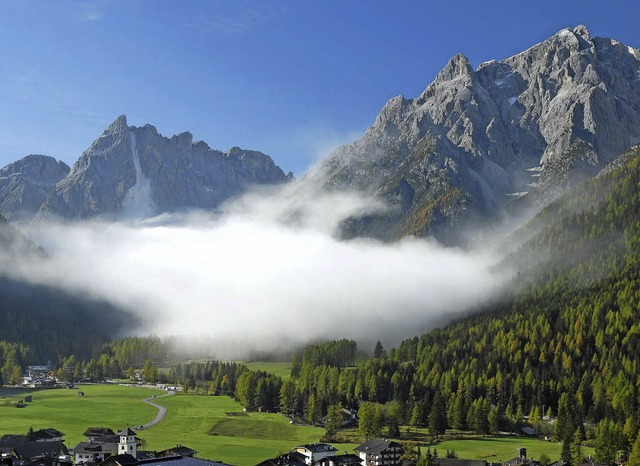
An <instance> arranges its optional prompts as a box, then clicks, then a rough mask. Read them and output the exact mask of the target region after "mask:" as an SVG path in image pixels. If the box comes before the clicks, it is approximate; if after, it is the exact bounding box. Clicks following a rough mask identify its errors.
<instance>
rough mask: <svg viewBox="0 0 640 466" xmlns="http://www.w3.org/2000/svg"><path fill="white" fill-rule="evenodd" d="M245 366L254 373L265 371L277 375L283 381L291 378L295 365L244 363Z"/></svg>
mask: <svg viewBox="0 0 640 466" xmlns="http://www.w3.org/2000/svg"><path fill="white" fill-rule="evenodd" d="M242 364H244V365H245V366H247V367H248V368H249V369H251V370H252V371H264V372H269V373H270V374H274V375H277V376H278V377H282V378H283V379H285V380H286V379H288V378H290V377H291V367H293V364H291V363H290V362H258V361H252V362H243V363H242Z"/></svg>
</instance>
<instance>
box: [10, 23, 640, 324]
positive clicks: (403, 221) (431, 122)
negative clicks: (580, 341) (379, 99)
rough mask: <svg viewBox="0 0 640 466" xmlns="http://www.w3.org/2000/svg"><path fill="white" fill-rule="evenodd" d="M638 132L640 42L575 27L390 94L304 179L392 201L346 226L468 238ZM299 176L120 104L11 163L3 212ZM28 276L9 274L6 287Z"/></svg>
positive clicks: (205, 199) (135, 201)
mask: <svg viewBox="0 0 640 466" xmlns="http://www.w3.org/2000/svg"><path fill="white" fill-rule="evenodd" d="M639 141H640V51H638V50H637V49H634V48H632V47H629V46H627V45H624V44H621V43H619V42H617V41H615V40H613V39H607V38H597V37H592V36H591V35H590V34H589V32H588V30H587V28H586V27H584V26H578V27H575V28H570V29H564V30H562V31H560V32H558V33H557V34H555V35H553V36H552V37H550V38H548V39H547V40H545V41H543V42H541V43H539V44H536V45H534V46H533V47H531V48H529V49H528V50H525V51H524V52H521V53H519V54H517V55H514V56H513V57H509V58H506V59H504V60H500V61H489V62H486V63H482V64H480V65H479V66H478V67H477V69H475V70H474V69H473V68H472V67H471V65H470V63H469V61H468V60H467V59H466V58H465V57H464V56H463V55H460V54H459V55H456V56H455V57H453V58H452V59H451V60H450V61H449V63H447V65H446V66H445V67H444V68H443V69H442V71H441V72H440V73H438V75H437V76H436V78H435V80H434V81H433V82H432V83H431V84H429V85H428V86H427V87H426V89H425V90H424V92H423V93H422V94H421V95H420V96H418V97H416V98H413V99H406V98H404V97H402V96H399V97H395V98H393V99H391V100H390V101H389V102H388V103H387V104H386V105H385V106H384V107H383V109H382V111H381V112H380V114H379V115H378V117H377V118H376V120H375V122H374V124H373V125H372V126H371V127H370V128H369V129H368V130H367V131H366V133H365V134H364V136H363V137H362V138H361V139H360V140H358V141H356V142H354V143H352V144H348V145H345V146H343V147H340V148H338V149H337V150H336V151H334V152H333V153H332V154H331V155H330V156H329V157H328V158H327V159H326V160H324V161H323V162H322V163H321V164H320V165H319V166H318V167H316V168H315V169H314V170H312V171H311V172H310V173H308V174H307V175H306V176H305V177H304V178H303V179H302V180H300V182H301V183H302V184H303V185H308V186H313V187H316V186H317V187H319V188H320V189H325V190H329V191H338V192H341V191H346V192H353V191H357V192H361V193H364V194H365V195H367V196H370V197H371V198H373V199H377V200H381V201H383V202H384V204H386V206H387V210H386V211H385V212H384V213H379V214H374V215H368V216H364V217H358V218H350V219H348V220H347V221H345V222H344V223H343V225H342V231H341V232H340V233H341V234H342V235H343V237H345V238H351V237H359V236H369V237H375V238H379V239H383V240H388V241H393V240H397V239H400V238H403V237H406V236H434V237H436V238H437V239H438V240H440V241H441V242H444V243H448V244H459V243H461V242H463V241H465V240H466V235H467V231H468V230H469V227H471V226H478V225H487V224H491V223H493V222H496V221H499V220H501V219H502V218H505V217H508V216H509V215H510V214H511V213H512V212H514V211H516V212H517V211H518V209H520V208H526V207H528V206H530V205H532V204H535V203H548V202H549V201H550V199H553V198H555V197H557V196H559V195H560V194H561V193H563V192H565V191H567V190H570V189H572V188H573V186H574V185H576V184H577V183H578V182H580V181H581V180H584V179H585V178H593V177H596V176H598V174H599V173H604V172H611V171H612V170H615V167H616V166H622V165H624V163H625V161H626V159H624V158H620V155H621V154H623V153H624V152H625V151H627V150H628V149H629V148H630V147H632V146H633V145H634V144H637V143H638V142H639ZM291 179H292V174H291V173H289V174H285V172H284V171H283V170H282V169H280V168H279V167H278V166H276V165H275V163H274V162H273V160H272V159H271V158H270V157H269V156H267V155H265V154H263V153H261V152H257V151H250V150H243V149H239V148H232V149H230V150H229V151H227V152H226V153H223V152H221V151H219V150H215V149H211V148H210V147H209V146H208V145H207V144H206V143H204V142H202V141H195V142H194V141H193V136H192V135H191V134H190V133H188V132H185V133H181V134H178V135H175V136H172V137H170V138H167V137H164V136H162V135H161V134H159V133H158V132H157V130H156V129H155V128H154V127H153V126H151V125H146V126H144V127H135V126H129V125H128V123H127V119H126V117H125V116H124V115H123V116H120V117H118V118H117V119H116V120H115V121H114V122H113V123H112V124H111V125H110V126H109V127H108V128H107V129H106V130H105V131H104V132H103V134H102V135H101V136H100V137H98V138H97V139H96V140H95V141H94V142H93V144H91V146H90V147H89V148H88V149H87V150H86V151H85V152H84V153H83V154H82V156H81V157H80V158H79V159H78V161H77V162H76V163H75V164H74V165H73V166H72V167H68V166H67V165H66V164H64V163H62V162H59V161H56V160H55V159H53V158H51V157H47V156H44V155H29V156H27V157H25V158H23V159H21V160H19V161H17V162H14V163H12V164H10V165H8V166H6V167H5V168H3V169H2V170H0V214H2V216H4V217H6V218H7V219H9V220H10V221H30V220H36V221H44V220H47V219H51V218H62V219H68V220H81V219H89V218H96V217H100V218H106V219H118V218H141V217H142V218H144V217H147V216H151V215H156V214H160V213H163V212H173V211H180V210H186V209H194V208H195V209H206V210H215V209H218V208H219V206H220V205H221V203H223V202H225V201H226V200H228V199H232V198H234V197H236V196H240V195H242V194H243V193H245V192H247V191H248V190H250V189H252V188H254V187H256V186H277V185H281V184H283V183H287V182H289V181H290V180H291ZM547 231H548V230H547ZM11 234H13V233H11ZM0 239H1V238H0ZM518 254H519V257H520V259H513V260H512V261H511V263H514V264H524V263H526V262H527V261H526V260H523V259H522V258H523V257H525V256H527V255H528V256H530V257H533V256H536V257H541V256H540V254H538V249H536V252H535V253H531V252H527V251H524V252H523V251H519V252H518ZM546 254H549V253H546ZM559 254H560V252H558V251H555V252H554V254H550V255H551V256H554V255H555V256H558V255H559ZM581 254H585V255H588V251H585V252H582V253H581ZM575 257H578V255H577V253H576V255H575ZM568 259H569V258H568ZM568 259H567V260H568ZM569 262H570V261H569ZM569 262H567V263H569ZM554 270H555V269H554ZM554 273H557V274H561V272H558V271H555V272H554ZM18 285H19V284H14V283H11V284H10V285H7V287H6V289H7V290H9V291H8V292H7V293H8V294H7V296H12V295H11V293H10V290H12V289H17V288H18ZM6 299H9V298H8V297H7V298H6ZM65 299H66V298H65ZM100 305H102V304H100ZM20 306H22V305H20ZM78 306H81V304H78ZM92 306H93V305H92ZM24 307H25V309H26V308H27V307H28V305H26V304H25V306H24ZM90 307H91V306H90ZM98 307H99V306H98ZM114 328H115V327H114ZM14 333H15V334H16V335H18V333H19V332H14Z"/></svg>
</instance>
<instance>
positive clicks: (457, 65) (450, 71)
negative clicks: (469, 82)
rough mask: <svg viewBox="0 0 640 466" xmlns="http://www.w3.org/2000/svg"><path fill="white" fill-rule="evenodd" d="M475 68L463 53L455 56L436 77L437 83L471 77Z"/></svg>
mask: <svg viewBox="0 0 640 466" xmlns="http://www.w3.org/2000/svg"><path fill="white" fill-rule="evenodd" d="M472 74H473V68H472V67H471V64H470V63H469V59H468V58H467V57H466V56H464V55H463V54H461V53H458V54H456V55H454V56H453V57H452V58H451V59H450V60H449V62H448V63H447V64H446V65H445V67H444V68H442V70H441V71H440V73H438V75H437V76H436V79H435V82H443V81H451V80H452V79H455V78H457V77H459V76H470V75H472Z"/></svg>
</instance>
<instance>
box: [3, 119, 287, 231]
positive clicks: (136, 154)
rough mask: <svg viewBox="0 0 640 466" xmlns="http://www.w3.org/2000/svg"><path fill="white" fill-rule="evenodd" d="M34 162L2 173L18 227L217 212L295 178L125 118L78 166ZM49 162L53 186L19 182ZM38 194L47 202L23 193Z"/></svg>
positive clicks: (264, 158)
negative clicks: (23, 170)
mask: <svg viewBox="0 0 640 466" xmlns="http://www.w3.org/2000/svg"><path fill="white" fill-rule="evenodd" d="M34 157H35V156H27V157H25V158H24V159H21V160H19V161H17V162H14V163H13V164H9V165H8V166H6V167H5V168H4V169H2V171H0V195H2V199H3V202H2V203H0V214H2V215H4V216H5V217H7V218H8V219H10V220H12V221H13V220H17V221H20V220H22V221H28V220H31V219H33V218H35V219H36V220H46V219H51V218H63V219H85V218H93V217H98V216H102V217H107V218H113V219H117V218H122V217H129V218H130V217H147V216H151V215H156V214H160V213H163V212H168V211H175V210H181V209H209V210H211V209H215V208H216V207H217V206H218V205H219V204H220V203H222V202H224V201H226V200H227V199H229V198H231V197H235V196H238V195H241V194H243V193H244V192H246V191H247V190H248V189H251V188H252V187H253V186H256V185H274V184H280V183H286V182H288V181H290V180H291V179H292V178H293V174H292V173H291V172H289V173H288V174H285V173H284V172H283V171H282V170H281V169H280V168H279V167H278V166H276V165H275V163H274V162H273V160H272V159H271V157H269V156H268V155H265V154H263V153H262V152H259V151H253V150H245V149H241V148H239V147H232V148H230V149H229V150H228V151H227V152H222V151H220V150H216V149H212V148H210V147H209V145H207V144H206V143H205V142H204V141H193V135H192V134H191V133H190V132H183V133H180V134H176V135H173V136H171V137H170V138H168V137H165V136H163V135H161V134H160V133H158V131H157V130H156V128H155V127H154V126H152V125H149V124H147V125H145V126H143V127H136V126H129V125H128V124H127V118H126V116H125V115H121V116H119V117H118V118H116V119H115V120H114V121H113V122H112V123H111V124H110V125H109V126H108V127H107V128H106V129H105V130H104V131H103V133H102V135H100V136H99V137H98V138H97V139H96V140H95V141H93V143H92V144H91V146H90V147H89V148H88V149H87V150H86V151H85V152H84V153H83V154H82V156H80V158H79V159H78V160H77V161H76V163H75V164H74V165H73V166H72V167H71V168H69V167H68V166H66V164H64V163H63V162H57V161H55V159H53V158H52V157H47V156H37V157H39V158H38V159H37V160H36V159H34ZM45 161H46V162H47V167H48V171H45V176H46V177H48V179H50V180H52V181H51V182H49V184H48V185H46V186H43V185H42V183H38V181H37V180H34V179H30V178H27V177H25V176H22V177H20V178H19V180H20V183H21V184H17V183H16V182H14V181H13V182H12V180H14V179H16V177H17V176H18V175H15V174H14V172H16V171H17V170H18V168H19V167H28V169H30V170H31V171H34V170H35V168H34V166H35V165H36V162H39V163H40V164H44V162H45ZM54 161H55V164H54V163H53V162H54ZM56 164H57V165H56ZM56 166H59V167H62V168H60V169H56V168H55V167H56ZM64 167H66V168H64ZM56 170H57V171H56ZM60 170H62V172H61V171H60ZM5 173H6V174H7V175H6V176H3V175H4V174H5ZM134 187H135V189H134ZM33 191H37V192H38V193H39V197H37V198H35V199H33V197H34V196H31V197H27V196H26V195H23V192H24V193H30V192H33ZM125 204H126V205H125Z"/></svg>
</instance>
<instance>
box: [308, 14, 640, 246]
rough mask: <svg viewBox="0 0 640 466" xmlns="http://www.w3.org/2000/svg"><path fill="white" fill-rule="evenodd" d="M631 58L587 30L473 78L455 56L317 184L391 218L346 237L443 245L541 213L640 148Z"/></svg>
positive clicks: (333, 160)
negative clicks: (475, 229)
mask: <svg viewBox="0 0 640 466" xmlns="http://www.w3.org/2000/svg"><path fill="white" fill-rule="evenodd" d="M639 57H640V54H638V51H637V50H636V49H634V48H632V47H628V46H626V45H624V44H621V43H619V42H617V41H615V40H613V39H607V38H598V37H592V36H591V34H590V33H589V30H588V29H587V28H586V27H585V26H583V25H579V26H576V27H573V28H567V29H563V30H561V31H559V32H558V33H556V34H554V35H553V36H551V37H549V38H547V39H546V40H544V41H542V42H540V43H538V44H535V45H533V46H532V47H530V48H529V49H527V50H525V51H523V52H521V53H519V54H517V55H514V56H512V57H509V58H506V59H504V60H499V61H498V60H490V61H487V62H485V63H482V64H481V65H480V66H478V68H477V70H476V71H474V70H473V68H472V67H471V65H470V63H469V60H468V59H467V58H466V57H465V56H464V55H462V54H457V55H455V56H454V57H452V58H451V59H450V60H449V62H448V63H447V64H446V65H445V66H444V68H443V69H442V71H440V72H439V73H438V74H437V76H436V77H435V79H434V81H433V82H432V83H431V84H429V85H428V86H427V87H426V89H425V91H424V92H423V93H422V95H420V96H419V97H418V98H416V99H405V98H404V97H402V96H399V97H396V98H393V99H391V100H390V101H389V102H387V104H386V105H385V106H384V107H383V109H382V110H381V112H380V114H379V115H378V118H377V119H376V120H375V123H374V124H373V126H372V127H371V128H369V129H368V130H367V131H366V133H365V135H364V136H363V138H362V139H361V140H360V141H357V142H355V143H353V144H350V145H348V146H344V147H342V148H339V149H337V150H336V151H335V152H334V153H333V154H332V155H331V156H330V157H329V158H328V159H327V160H326V161H325V162H324V163H323V165H322V166H321V167H320V170H318V172H316V173H315V174H314V176H315V178H320V179H323V181H322V183H324V185H325V186H326V187H328V188H331V189H335V188H337V187H339V188H340V189H361V190H364V191H365V192H368V193H370V194H371V195H373V196H375V197H378V198H382V199H383V200H385V201H386V202H387V203H388V204H389V206H390V207H391V208H392V212H393V211H395V213H394V214H389V215H387V216H386V217H385V218H379V219H375V218H369V219H367V220H366V221H361V222H360V221H359V222H356V223H354V224H352V233H354V234H357V235H361V234H364V235H369V234H370V235H373V236H383V237H385V238H397V237H401V236H404V235H407V234H412V235H425V234H435V235H436V236H438V235H442V238H445V240H446V239H447V237H448V235H449V233H450V232H451V231H452V230H453V229H454V225H455V229H458V230H459V229H460V227H459V224H460V222H462V221H464V222H472V221H485V220H487V219H490V218H492V217H493V216H496V215H501V213H502V212H504V210H505V209H507V208H509V209H510V208H511V207H509V206H512V205H514V204H519V203H522V202H537V201H540V200H541V199H544V198H546V197H548V196H549V195H551V194H550V193H554V192H557V190H562V189H565V188H566V187H567V186H570V185H571V184H573V183H575V182H577V181H578V180H580V179H583V178H585V177H590V176H594V175H595V174H596V173H597V172H598V171H599V170H600V169H601V168H602V167H603V166H604V165H606V164H607V163H609V162H610V161H611V160H613V159H614V158H615V157H617V156H618V155H619V154H621V153H622V152H624V151H625V150H626V149H627V148H628V147H630V146H631V145H633V144H635V143H637V142H640V60H639ZM394 209H395V210H394Z"/></svg>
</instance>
